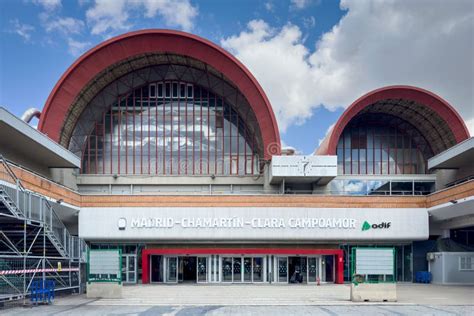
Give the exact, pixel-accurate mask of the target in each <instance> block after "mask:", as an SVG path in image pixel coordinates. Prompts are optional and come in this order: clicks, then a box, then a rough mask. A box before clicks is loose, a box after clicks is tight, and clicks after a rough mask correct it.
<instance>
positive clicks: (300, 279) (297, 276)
mask: <svg viewBox="0 0 474 316" xmlns="http://www.w3.org/2000/svg"><path fill="white" fill-rule="evenodd" d="M306 271H307V270H306V257H288V272H289V280H288V281H289V283H306V282H307V276H306Z"/></svg>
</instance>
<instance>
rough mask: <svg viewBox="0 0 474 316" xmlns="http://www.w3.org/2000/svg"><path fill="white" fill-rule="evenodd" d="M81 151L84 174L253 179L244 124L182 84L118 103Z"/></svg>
mask: <svg viewBox="0 0 474 316" xmlns="http://www.w3.org/2000/svg"><path fill="white" fill-rule="evenodd" d="M85 146H86V148H85V150H84V155H83V168H82V172H83V173H90V174H163V175H194V174H197V175H199V174H216V175H232V174H235V175H245V174H256V173H258V165H259V163H258V155H257V153H256V150H255V141H254V136H253V135H252V133H251V132H250V131H249V129H248V128H247V126H246V124H245V120H244V119H243V118H242V117H241V116H240V115H239V114H238V113H237V112H236V111H235V110H234V108H233V107H232V106H231V105H229V104H227V103H226V102H225V101H224V99H223V98H222V97H221V96H218V95H216V94H213V93H211V92H208V91H207V90H205V89H203V88H201V87H199V86H194V85H192V84H188V83H182V82H158V83H152V84H149V85H146V86H144V87H142V88H138V89H135V90H134V91H132V92H130V93H128V94H126V95H124V96H123V97H121V98H119V99H118V100H117V102H116V103H115V104H114V105H113V106H112V107H111V108H110V110H108V111H107V112H106V113H104V114H103V116H102V119H101V120H100V121H97V122H96V123H95V128H94V130H93V131H92V133H91V134H90V136H89V137H88V139H87V142H86V144H85Z"/></svg>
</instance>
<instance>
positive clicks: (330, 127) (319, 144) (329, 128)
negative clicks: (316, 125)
mask: <svg viewBox="0 0 474 316" xmlns="http://www.w3.org/2000/svg"><path fill="white" fill-rule="evenodd" d="M334 125H336V123H335V122H334V123H332V124H331V125H329V127H328V129H327V130H326V134H324V137H323V138H320V139H319V140H318V146H321V144H322V143H323V141H324V139H325V138H326V137H327V136H328V135H329V133H330V132H331V131H332V129H333V128H334Z"/></svg>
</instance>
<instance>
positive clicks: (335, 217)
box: [79, 207, 428, 241]
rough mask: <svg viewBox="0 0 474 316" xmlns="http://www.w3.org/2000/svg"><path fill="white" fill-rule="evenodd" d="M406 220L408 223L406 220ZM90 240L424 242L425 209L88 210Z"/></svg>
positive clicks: (85, 227) (83, 214) (84, 222)
mask: <svg viewBox="0 0 474 316" xmlns="http://www.w3.org/2000/svg"><path fill="white" fill-rule="evenodd" d="M407 219H410V220H409V221H407ZM79 236H80V237H81V238H85V239H87V240H117V241H121V240H155V241H158V240H174V241H179V240H188V241H189V240H196V241H220V240H222V241H235V240H237V241H246V240H247V241H248V240H263V241H264V240H268V241H272V240H273V241H287V240H290V241H297V240H301V241H341V240H370V241H373V240H424V239H427V238H428V213H427V210H426V209H424V208H384V209H377V208H304V207H253V208H245V207H151V208H149V207H119V208H115V207H90V208H87V207H86V208H82V209H81V211H80V213H79Z"/></svg>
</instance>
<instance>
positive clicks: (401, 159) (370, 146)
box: [337, 116, 429, 175]
mask: <svg viewBox="0 0 474 316" xmlns="http://www.w3.org/2000/svg"><path fill="white" fill-rule="evenodd" d="M376 120H377V122H378V124H377V125H376V124H372V123H368V122H367V121H364V122H362V120H359V122H354V124H350V125H348V126H347V127H346V128H345V129H344V132H343V134H341V137H340V139H339V143H338V145H337V159H338V173H339V174H357V175H359V174H362V175H365V174H367V175H373V174H375V175H380V174H424V173H426V159H427V157H426V154H424V151H425V152H426V151H429V148H428V146H427V144H426V141H425V140H424V139H423V138H422V137H421V136H420V135H419V134H418V132H417V131H416V130H415V129H413V128H412V129H411V130H403V129H401V128H397V127H395V126H393V125H391V124H388V123H387V125H384V124H383V122H384V118H383V117H381V116H379V117H378V118H376ZM398 127H400V126H398ZM422 149H424V150H422Z"/></svg>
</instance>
